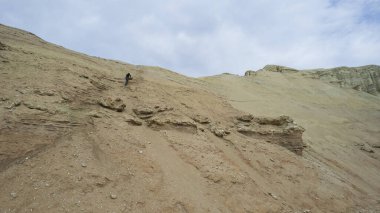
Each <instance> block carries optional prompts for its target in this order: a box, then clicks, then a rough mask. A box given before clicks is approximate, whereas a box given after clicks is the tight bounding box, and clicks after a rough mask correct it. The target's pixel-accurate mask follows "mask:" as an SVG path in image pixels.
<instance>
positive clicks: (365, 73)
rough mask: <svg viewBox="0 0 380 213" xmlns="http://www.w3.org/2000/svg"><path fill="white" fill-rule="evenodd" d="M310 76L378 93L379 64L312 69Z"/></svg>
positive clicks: (379, 91) (379, 85)
mask: <svg viewBox="0 0 380 213" xmlns="http://www.w3.org/2000/svg"><path fill="white" fill-rule="evenodd" d="M312 76H313V77H314V78H317V79H321V80H323V81H326V82H329V83H332V84H336V85H338V86H340V87H344V88H352V89H355V90H358V91H364V92H367V93H369V94H372V95H378V94H379V93H380V66H376V65H368V66H362V67H337V68H332V69H320V70H315V71H314V70H312Z"/></svg>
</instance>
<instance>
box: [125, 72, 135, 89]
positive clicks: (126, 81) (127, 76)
mask: <svg viewBox="0 0 380 213" xmlns="http://www.w3.org/2000/svg"><path fill="white" fill-rule="evenodd" d="M132 79H133V78H132V75H131V73H127V75H126V76H125V86H127V85H128V81H129V80H132Z"/></svg>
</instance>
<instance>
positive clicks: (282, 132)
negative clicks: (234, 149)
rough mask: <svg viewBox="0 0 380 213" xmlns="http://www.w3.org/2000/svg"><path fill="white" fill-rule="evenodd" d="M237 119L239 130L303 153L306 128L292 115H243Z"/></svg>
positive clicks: (250, 135)
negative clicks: (275, 116)
mask: <svg viewBox="0 0 380 213" xmlns="http://www.w3.org/2000/svg"><path fill="white" fill-rule="evenodd" d="M236 119H237V123H236V130H237V132H239V133H241V134H243V135H246V136H249V137H253V138H256V139H261V140H265V141H267V142H269V143H273V144H277V145H280V146H283V147H285V148H287V149H289V150H290V151H292V152H294V153H296V154H298V155H302V151H303V149H304V147H305V144H304V142H303V141H302V134H303V132H304V131H305V129H304V128H302V127H300V126H298V125H297V124H296V123H294V121H293V119H291V118H290V117H288V116H280V117H277V118H270V117H254V116H252V115H243V116H238V117H237V118H236Z"/></svg>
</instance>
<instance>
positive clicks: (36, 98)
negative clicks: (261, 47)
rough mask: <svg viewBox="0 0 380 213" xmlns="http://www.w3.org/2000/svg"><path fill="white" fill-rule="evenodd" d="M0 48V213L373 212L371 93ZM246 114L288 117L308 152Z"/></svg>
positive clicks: (293, 78)
mask: <svg viewBox="0 0 380 213" xmlns="http://www.w3.org/2000/svg"><path fill="white" fill-rule="evenodd" d="M0 42H1V43H0V84H1V87H0V212H30V211H33V212H376V211H380V199H379V197H380V175H379V174H380V163H379V157H380V155H379V153H380V150H379V149H378V147H379V146H380V141H379V138H380V125H379V124H380V98H379V97H378V96H374V95H370V94H368V93H365V92H360V91H356V90H352V89H342V88H339V87H337V86H335V85H330V84H328V83H325V82H323V81H321V80H318V79H313V78H311V77H310V76H309V75H308V74H307V73H302V72H291V73H277V72H267V71H264V72H260V73H258V74H257V75H255V76H247V77H241V76H236V75H229V74H223V75H218V76H212V77H205V78H189V77H186V76H183V75H180V74H177V73H174V72H171V71H168V70H165V69H162V68H158V67H149V66H135V65H131V64H126V63H123V62H119V61H113V60H106V59H101V58H97V57H90V56H87V55H84V54H81V53H77V52H73V51H70V50H67V49H64V48H62V47H60V46H57V45H54V44H51V43H47V42H45V41H43V40H41V39H39V38H38V37H36V36H35V35H33V34H31V33H28V32H25V31H22V30H18V29H14V28H10V27H7V26H4V25H0ZM127 72H130V73H132V76H133V80H131V81H130V82H129V84H128V87H124V76H125V74H126V73H127ZM248 113H250V114H252V115H253V116H254V117H255V118H256V117H261V118H263V117H264V118H265V119H271V118H275V117H277V116H280V115H288V116H290V117H291V118H293V119H294V121H295V123H297V124H298V125H299V126H302V127H303V128H304V129H305V132H304V134H303V141H304V144H305V145H306V148H305V149H304V150H303V155H302V156H301V155H297V154H295V153H294V152H292V151H290V150H288V149H287V148H285V147H283V146H280V145H278V144H276V141H274V142H273V141H272V142H271V143H268V142H267V141H268V140H269V139H268V138H270V137H271V136H270V135H267V133H265V134H264V133H263V131H261V130H262V129H265V128H269V129H265V131H267V132H268V131H269V132H270V131H272V132H273V131H280V132H282V131H285V130H286V131H288V129H284V128H285V126H275V125H272V124H270V125H263V124H258V123H255V122H253V123H252V124H251V123H250V124H247V123H244V122H241V121H239V120H237V118H238V117H239V116H242V115H247V114H248ZM288 124H289V125H290V124H291V125H294V126H297V124H294V123H292V122H290V123H287V124H286V125H288ZM239 125H240V126H244V125H245V126H248V125H253V126H254V127H253V130H254V131H257V134H258V135H259V136H260V137H258V135H256V136H257V137H256V136H255V137H251V136H249V135H244V134H241V132H239V131H238V129H239V128H240V127H239ZM287 127H289V126H286V128H287ZM260 131H261V132H260ZM289 131H290V132H291V133H290V134H292V130H289ZM218 134H220V135H219V136H217V135H218ZM255 134H256V133H255ZM290 136H292V135H290ZM291 139H292V138H291ZM279 140H282V139H281V138H280V139H279Z"/></svg>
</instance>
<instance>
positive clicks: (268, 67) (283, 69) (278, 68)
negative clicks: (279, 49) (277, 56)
mask: <svg viewBox="0 0 380 213" xmlns="http://www.w3.org/2000/svg"><path fill="white" fill-rule="evenodd" d="M261 71H268V72H283V73H286V72H298V70H296V69H293V68H290V67H285V66H279V65H266V66H265V67H264V68H262V69H260V70H257V72H261Z"/></svg>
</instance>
